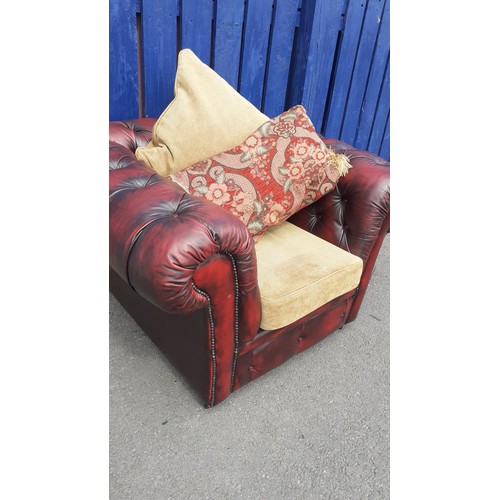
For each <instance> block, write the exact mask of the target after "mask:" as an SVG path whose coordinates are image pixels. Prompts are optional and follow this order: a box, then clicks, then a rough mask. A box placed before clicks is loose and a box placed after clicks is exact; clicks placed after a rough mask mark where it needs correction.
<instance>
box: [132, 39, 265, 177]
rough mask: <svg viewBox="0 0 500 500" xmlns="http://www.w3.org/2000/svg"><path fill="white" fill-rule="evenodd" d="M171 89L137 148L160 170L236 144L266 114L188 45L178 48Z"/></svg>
mask: <svg viewBox="0 0 500 500" xmlns="http://www.w3.org/2000/svg"><path fill="white" fill-rule="evenodd" d="M174 94H175V98H174V100H173V101H172V102H171V103H170V104H169V105H168V107H167V108H166V109H165V111H164V112H163V113H162V115H161V116H160V117H159V118H158V120H157V121H156V123H155V125H154V127H153V136H152V139H151V142H150V143H149V144H148V145H147V146H146V147H145V148H142V147H141V148H137V150H136V153H135V154H136V156H137V158H138V159H139V160H142V161H144V162H145V163H146V164H147V165H149V166H150V167H151V168H153V169H154V170H155V171H156V172H157V173H159V174H160V175H164V176H167V175H171V174H175V173H176V172H179V171H180V170H183V169H184V168H187V167H190V166H191V165H193V164H194V163H196V162H199V161H201V160H205V159H207V158H210V157H211V156H213V155H215V154H217V153H221V152H222V151H226V150H227V149H231V148H233V147H235V146H237V145H238V144H240V143H242V142H243V141H244V140H245V139H246V138H247V137H248V136H249V135H250V134H251V133H252V132H253V131H255V130H257V129H258V128H259V127H260V126H261V125H262V124H263V123H265V122H266V121H267V120H269V118H268V117H267V116H266V115H264V114H262V113H261V112H260V111H259V110H258V109H257V108H256V107H255V106H254V105H253V104H252V103H250V102H249V101H247V100H246V99H245V98H244V97H243V96H241V95H240V94H239V93H238V92H237V91H236V90H234V89H233V87H231V85H229V83H227V82H226V81H225V80H224V79H223V78H222V77H220V76H219V75H218V74H217V73H216V72H215V71H213V70H212V69H211V68H210V67H209V66H207V65H206V64H204V63H203V62H202V61H200V60H199V59H198V58H197V57H196V56H195V54H194V53H193V52H192V51H191V50H189V49H183V50H181V51H180V52H179V57H178V64H177V74H176V77H175V87H174Z"/></svg>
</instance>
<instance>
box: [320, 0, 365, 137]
mask: <svg viewBox="0 0 500 500" xmlns="http://www.w3.org/2000/svg"><path fill="white" fill-rule="evenodd" d="M367 1H368V0H351V1H350V2H349V7H348V8H347V13H346V21H345V28H344V32H343V34H342V39H341V48H340V54H339V60H338V64H337V70H336V72H335V75H334V78H333V86H332V95H331V100H330V105H329V109H328V115H327V119H326V125H325V127H324V130H323V132H324V134H325V135H326V136H328V137H334V138H340V130H341V128H342V119H343V117H344V113H345V108H346V102H347V98H348V96H349V87H350V84H351V76H352V72H353V69H354V62H355V61H356V52H357V49H358V43H359V37H360V35H361V28H362V26H363V18H364V16H365V10H366V2H367Z"/></svg>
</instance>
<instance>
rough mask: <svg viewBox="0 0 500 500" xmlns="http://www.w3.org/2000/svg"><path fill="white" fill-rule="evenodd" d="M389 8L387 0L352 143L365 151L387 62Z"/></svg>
mask: <svg viewBox="0 0 500 500" xmlns="http://www.w3.org/2000/svg"><path fill="white" fill-rule="evenodd" d="M389 6H390V3H389V0H387V1H386V2H385V7H384V12H383V14H382V19H381V22H380V31H379V35H378V39H377V44H376V47H375V52H374V54H373V60H372V67H371V70H370V77H369V80H368V84H367V86H366V89H365V96H364V98H363V104H362V108H361V116H360V118H359V130H358V134H357V136H356V140H355V141H354V145H355V146H356V147H357V148H360V149H366V148H367V147H368V140H369V139H370V134H371V131H372V125H373V120H374V119H375V111H376V109H377V104H378V98H376V97H374V96H377V97H378V94H379V92H380V89H381V87H382V83H383V80H384V75H385V71H386V67H387V63H388V61H389V22H390V19H389V17H390V7H389Z"/></svg>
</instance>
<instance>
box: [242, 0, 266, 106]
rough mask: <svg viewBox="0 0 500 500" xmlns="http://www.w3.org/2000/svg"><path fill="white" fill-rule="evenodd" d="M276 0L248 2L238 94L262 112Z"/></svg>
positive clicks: (250, 0) (252, 0) (248, 0)
mask: <svg viewBox="0 0 500 500" xmlns="http://www.w3.org/2000/svg"><path fill="white" fill-rule="evenodd" d="M272 12H273V0H247V12H246V17H245V32H244V35H243V57H242V60H241V75H240V82H239V91H240V93H241V95H242V96H243V97H245V98H246V99H248V100H249V101H250V102H251V103H252V104H253V105H254V106H256V107H257V108H259V109H261V108H262V93H263V89H264V76H265V71H266V64H267V49H268V43H269V31H270V29H271V18H272Z"/></svg>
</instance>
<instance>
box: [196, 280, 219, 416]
mask: <svg viewBox="0 0 500 500" xmlns="http://www.w3.org/2000/svg"><path fill="white" fill-rule="evenodd" d="M191 284H192V285H193V288H194V289H195V290H196V291H197V292H198V293H199V294H200V295H203V297H205V298H206V299H207V302H208V320H209V323H210V358H211V360H212V379H211V387H210V391H209V393H210V400H209V402H208V408H211V407H212V406H214V404H215V382H216V379H217V358H216V355H215V324H214V318H213V314H212V302H211V301H210V296H209V295H208V293H206V292H204V291H203V290H200V289H199V288H198V287H197V286H196V285H195V284H194V283H193V282H191Z"/></svg>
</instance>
